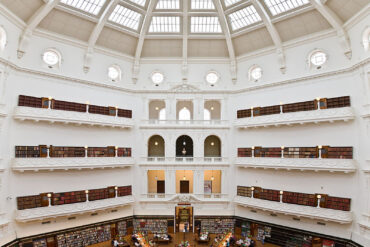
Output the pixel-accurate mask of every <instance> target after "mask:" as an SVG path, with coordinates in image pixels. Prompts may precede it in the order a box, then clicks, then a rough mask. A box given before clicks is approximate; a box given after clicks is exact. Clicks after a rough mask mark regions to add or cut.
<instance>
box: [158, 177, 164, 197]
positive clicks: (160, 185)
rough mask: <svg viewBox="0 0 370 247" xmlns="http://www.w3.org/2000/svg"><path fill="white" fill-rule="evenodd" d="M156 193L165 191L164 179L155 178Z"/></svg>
mask: <svg viewBox="0 0 370 247" xmlns="http://www.w3.org/2000/svg"><path fill="white" fill-rule="evenodd" d="M157 193H161V194H164V193H165V181H164V180H157Z"/></svg>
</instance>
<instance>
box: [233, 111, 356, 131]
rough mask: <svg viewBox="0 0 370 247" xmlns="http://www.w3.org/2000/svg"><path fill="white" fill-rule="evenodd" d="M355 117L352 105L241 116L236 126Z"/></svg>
mask: <svg viewBox="0 0 370 247" xmlns="http://www.w3.org/2000/svg"><path fill="white" fill-rule="evenodd" d="M354 118H355V114H354V111H353V109H352V108H351V107H342V108H333V109H318V110H312V111H301V112H290V113H280V114H273V115H265V116H256V117H253V116H252V117H249V118H239V119H238V120H236V121H235V126H236V127H238V128H245V129H246V128H257V127H272V126H280V125H293V124H305V123H319V122H334V121H349V120H353V119H354Z"/></svg>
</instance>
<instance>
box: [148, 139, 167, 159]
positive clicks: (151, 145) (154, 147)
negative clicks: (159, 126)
mask: <svg viewBox="0 0 370 247" xmlns="http://www.w3.org/2000/svg"><path fill="white" fill-rule="evenodd" d="M164 155H165V142H164V139H163V137H162V136H160V135H154V136H152V137H150V138H149V140H148V157H164Z"/></svg>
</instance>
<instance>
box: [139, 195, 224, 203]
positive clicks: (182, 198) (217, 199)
mask: <svg viewBox="0 0 370 247" xmlns="http://www.w3.org/2000/svg"><path fill="white" fill-rule="evenodd" d="M148 202H150V203H156V202H157V203H175V204H177V203H184V202H185V203H230V200H229V198H228V195H227V194H156V193H149V194H142V195H140V203H148Z"/></svg>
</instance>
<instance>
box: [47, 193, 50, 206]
mask: <svg viewBox="0 0 370 247" xmlns="http://www.w3.org/2000/svg"><path fill="white" fill-rule="evenodd" d="M47 196H48V203H49V206H48V207H51V194H50V193H48V195H47Z"/></svg>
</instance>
